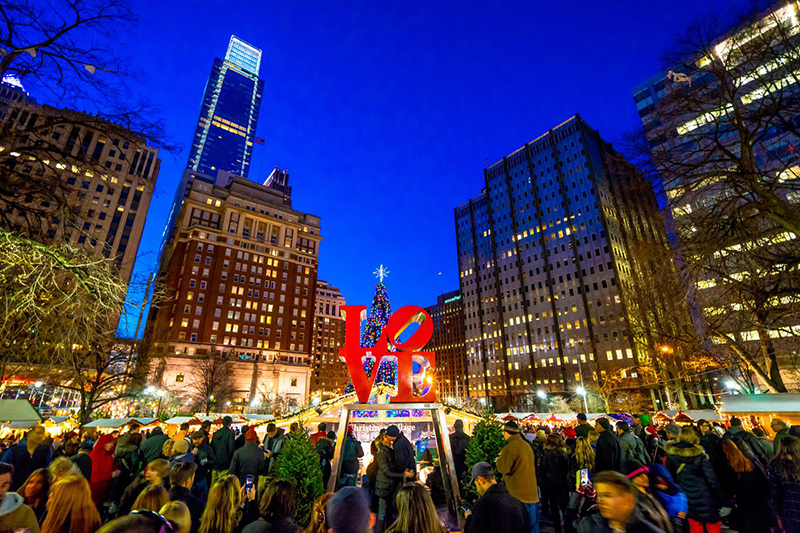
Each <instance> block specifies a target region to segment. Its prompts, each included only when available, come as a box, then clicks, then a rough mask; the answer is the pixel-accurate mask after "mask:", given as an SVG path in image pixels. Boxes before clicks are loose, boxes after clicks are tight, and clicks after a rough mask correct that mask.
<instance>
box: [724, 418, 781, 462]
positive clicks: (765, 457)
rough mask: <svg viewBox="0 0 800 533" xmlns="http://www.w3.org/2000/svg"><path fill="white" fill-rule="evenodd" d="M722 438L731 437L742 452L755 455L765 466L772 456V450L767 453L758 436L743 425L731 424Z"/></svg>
mask: <svg viewBox="0 0 800 533" xmlns="http://www.w3.org/2000/svg"><path fill="white" fill-rule="evenodd" d="M722 438H724V439H731V440H732V441H733V442H734V444H736V447H737V448H739V450H740V451H741V452H742V453H744V454H745V455H747V454H750V455H754V456H755V457H756V458H757V459H758V460H759V461H760V462H761V464H762V465H763V466H766V465H768V464H769V461H770V459H771V458H772V453H771V450H770V452H769V453H765V450H764V448H763V446H762V444H761V443H760V442H759V441H758V438H757V437H756V436H755V435H753V434H752V433H750V432H748V431H745V430H744V429H742V428H741V426H731V427H730V428H729V429H728V431H726V432H725V435H723V437H722Z"/></svg>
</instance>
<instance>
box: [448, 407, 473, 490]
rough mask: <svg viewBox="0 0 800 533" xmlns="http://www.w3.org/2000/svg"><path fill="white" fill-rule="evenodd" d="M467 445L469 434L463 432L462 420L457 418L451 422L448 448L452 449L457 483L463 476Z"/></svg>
mask: <svg viewBox="0 0 800 533" xmlns="http://www.w3.org/2000/svg"><path fill="white" fill-rule="evenodd" d="M467 446H469V435H467V434H466V433H465V432H464V421H463V420H461V419H460V418H459V419H457V420H456V421H455V423H454V424H453V432H452V433H451V434H450V449H451V450H452V451H453V463H454V464H455V467H456V476H458V482H459V483H461V482H462V479H463V478H464V469H465V462H466V460H467Z"/></svg>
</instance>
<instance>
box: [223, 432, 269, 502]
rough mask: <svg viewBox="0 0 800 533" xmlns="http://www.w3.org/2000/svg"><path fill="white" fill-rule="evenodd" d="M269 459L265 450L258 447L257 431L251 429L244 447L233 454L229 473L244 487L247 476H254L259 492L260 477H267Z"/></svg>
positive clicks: (246, 436)
mask: <svg viewBox="0 0 800 533" xmlns="http://www.w3.org/2000/svg"><path fill="white" fill-rule="evenodd" d="M268 465H269V459H267V456H266V455H265V453H264V450H262V449H261V448H259V447H258V435H256V430H255V429H253V428H250V429H248V430H247V434H246V435H245V443H244V446H242V447H241V448H239V449H238V450H236V451H235V452H233V457H232V459H231V462H230V467H229V468H228V473H229V474H230V475H232V476H236V478H237V479H238V480H239V483H240V484H241V485H242V486H244V484H245V482H246V481H247V476H253V483H254V485H255V487H256V492H259V491H258V479H259V476H265V475H267V473H268V469H269V466H268Z"/></svg>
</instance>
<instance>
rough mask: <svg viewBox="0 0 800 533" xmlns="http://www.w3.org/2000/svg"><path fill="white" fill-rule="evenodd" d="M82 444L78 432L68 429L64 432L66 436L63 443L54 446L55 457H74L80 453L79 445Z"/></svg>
mask: <svg viewBox="0 0 800 533" xmlns="http://www.w3.org/2000/svg"><path fill="white" fill-rule="evenodd" d="M79 445H80V439H79V438H78V434H77V433H75V432H74V431H68V432H67V433H65V434H64V438H63V440H62V441H61V443H60V444H59V445H58V446H56V447H55V448H53V458H54V459H55V458H57V457H67V458H69V457H72V456H73V455H75V454H76V453H78V446H79Z"/></svg>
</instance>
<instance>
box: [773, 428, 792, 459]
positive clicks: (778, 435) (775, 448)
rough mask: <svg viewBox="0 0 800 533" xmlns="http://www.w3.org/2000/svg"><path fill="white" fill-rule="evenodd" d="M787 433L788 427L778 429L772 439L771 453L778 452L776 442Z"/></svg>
mask: <svg viewBox="0 0 800 533" xmlns="http://www.w3.org/2000/svg"><path fill="white" fill-rule="evenodd" d="M788 434H789V428H783V429H782V430H780V431H778V432H777V433H776V434H775V438H774V439H772V454H773V455H774V454H776V453H778V443H779V442H780V440H781V439H782V438H783V437H785V436H787V435H788Z"/></svg>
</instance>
